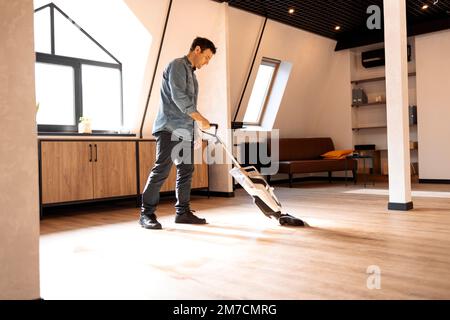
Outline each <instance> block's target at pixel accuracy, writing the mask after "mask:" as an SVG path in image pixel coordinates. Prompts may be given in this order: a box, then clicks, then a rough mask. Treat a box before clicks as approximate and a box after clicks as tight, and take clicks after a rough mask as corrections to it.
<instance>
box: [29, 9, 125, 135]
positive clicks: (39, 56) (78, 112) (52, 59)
mask: <svg viewBox="0 0 450 320" xmlns="http://www.w3.org/2000/svg"><path fill="white" fill-rule="evenodd" d="M47 7H49V10H50V26H51V27H50V32H51V36H50V39H51V46H50V48H51V54H49V53H42V52H36V61H35V63H47V64H55V65H63V66H70V67H72V68H73V70H74V82H73V83H74V98H75V101H74V107H75V110H74V115H75V119H74V122H75V124H74V125H50V124H38V125H37V129H38V134H45V133H57V132H61V133H77V132H78V121H79V119H80V117H82V116H83V85H82V77H83V75H82V66H83V65H91V66H97V67H105V68H112V69H118V70H119V73H120V124H121V126H123V121H124V119H123V118H124V111H123V74H122V63H121V62H120V61H119V60H117V59H116V58H115V57H114V56H113V55H112V54H111V53H109V52H108V51H107V50H106V49H105V48H104V47H103V46H102V45H100V44H99V43H98V42H97V41H96V40H95V39H94V38H92V37H91V36H90V35H89V34H88V33H87V32H86V31H84V30H83V29H82V28H80V27H79V26H78V25H77V24H76V23H75V22H74V21H73V20H72V19H70V17H69V16H68V15H67V14H66V13H64V12H63V11H62V10H61V9H59V8H58V7H57V6H56V5H55V4H53V3H49V4H47V5H44V6H42V7H40V8H37V9H36V10H34V12H35V13H36V12H38V11H40V10H42V9H45V8H47ZM55 10H57V11H58V12H59V13H60V14H62V15H63V17H64V18H66V19H67V20H68V22H71V23H73V24H75V25H76V26H77V27H78V28H79V29H80V31H81V32H82V33H83V34H84V35H85V36H87V37H88V38H89V39H90V40H92V41H93V42H94V43H95V44H96V45H97V46H99V47H100V49H102V50H103V51H104V52H106V53H107V54H108V55H109V56H110V57H111V58H112V59H113V60H114V61H116V62H117V63H110V62H101V61H95V60H89V59H82V58H75V57H67V56H60V55H57V54H55V23H54V11H55ZM92 132H93V133H112V132H111V130H92Z"/></svg>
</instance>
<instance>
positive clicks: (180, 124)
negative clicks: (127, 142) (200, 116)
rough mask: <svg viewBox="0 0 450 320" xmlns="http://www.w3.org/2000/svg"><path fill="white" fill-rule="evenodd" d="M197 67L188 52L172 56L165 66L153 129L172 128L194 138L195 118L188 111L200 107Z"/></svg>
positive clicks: (177, 133)
mask: <svg viewBox="0 0 450 320" xmlns="http://www.w3.org/2000/svg"><path fill="white" fill-rule="evenodd" d="M194 71H195V68H193V66H192V65H191V63H190V61H189V60H188V58H187V56H184V57H183V58H178V59H175V60H173V61H172V62H171V63H169V65H168V66H167V67H166V69H165V70H164V73H163V81H162V84H161V100H160V105H159V110H158V114H157V116H156V119H155V123H154V125H153V132H152V133H156V132H159V131H169V132H174V133H175V135H177V136H179V137H180V136H184V138H185V139H187V140H192V134H193V131H194V120H193V119H192V118H191V117H190V116H189V115H190V114H191V113H193V112H196V111H197V97H198V82H197V78H196V76H195V74H194ZM185 133H188V134H189V137H187V136H185Z"/></svg>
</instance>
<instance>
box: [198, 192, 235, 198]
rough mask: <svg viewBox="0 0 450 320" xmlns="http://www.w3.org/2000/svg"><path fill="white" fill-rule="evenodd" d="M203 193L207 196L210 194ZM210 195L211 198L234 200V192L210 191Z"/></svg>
mask: <svg viewBox="0 0 450 320" xmlns="http://www.w3.org/2000/svg"><path fill="white" fill-rule="evenodd" d="M202 192H205V195H207V194H208V191H202ZM209 195H210V196H211V197H218V198H234V191H233V192H220V191H209Z"/></svg>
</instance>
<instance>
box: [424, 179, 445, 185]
mask: <svg viewBox="0 0 450 320" xmlns="http://www.w3.org/2000/svg"><path fill="white" fill-rule="evenodd" d="M419 183H434V184H450V180H446V179H419Z"/></svg>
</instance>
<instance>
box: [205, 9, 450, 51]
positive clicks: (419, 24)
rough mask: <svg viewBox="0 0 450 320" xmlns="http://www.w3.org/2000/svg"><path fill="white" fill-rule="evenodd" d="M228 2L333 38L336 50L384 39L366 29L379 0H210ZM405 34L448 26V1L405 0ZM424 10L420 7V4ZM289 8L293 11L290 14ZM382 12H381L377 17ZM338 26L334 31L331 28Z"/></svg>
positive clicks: (381, 34) (375, 32) (449, 18)
mask: <svg viewBox="0 0 450 320" xmlns="http://www.w3.org/2000/svg"><path fill="white" fill-rule="evenodd" d="M213 1H217V2H228V4H229V5H230V6H231V7H234V8H238V9H242V10H246V11H249V12H252V13H255V14H258V15H261V16H264V17H267V18H268V19H271V20H276V21H278V22H281V23H284V24H287V25H290V26H293V27H296V28H299V29H302V30H306V31H309V32H313V33H315V34H318V35H321V36H324V37H327V38H331V39H334V40H337V41H338V43H337V46H336V50H342V49H347V48H351V47H357V46H362V45H367V44H372V43H377V42H382V41H383V40H384V34H383V30H369V29H368V28H367V19H368V18H369V16H370V14H368V13H367V8H368V7H369V6H371V5H378V6H379V7H380V8H381V10H383V0H213ZM406 5H407V23H408V35H409V36H413V35H418V34H423V33H428V32H433V31H438V30H443V29H450V0H406ZM424 5H428V9H426V10H422V6H424ZM289 9H294V10H295V12H294V13H293V14H290V13H289V12H288V11H289ZM382 16H383V14H381V17H382ZM336 26H340V30H338V31H336V30H335V27H336Z"/></svg>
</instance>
